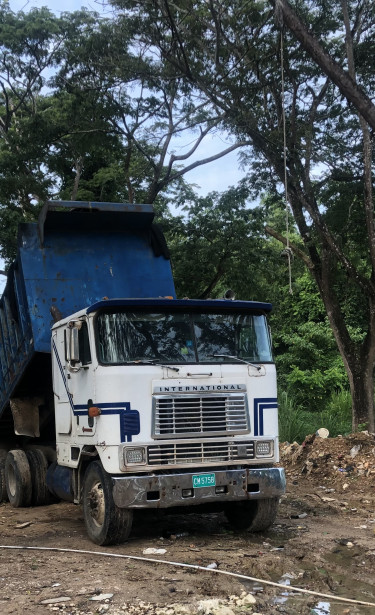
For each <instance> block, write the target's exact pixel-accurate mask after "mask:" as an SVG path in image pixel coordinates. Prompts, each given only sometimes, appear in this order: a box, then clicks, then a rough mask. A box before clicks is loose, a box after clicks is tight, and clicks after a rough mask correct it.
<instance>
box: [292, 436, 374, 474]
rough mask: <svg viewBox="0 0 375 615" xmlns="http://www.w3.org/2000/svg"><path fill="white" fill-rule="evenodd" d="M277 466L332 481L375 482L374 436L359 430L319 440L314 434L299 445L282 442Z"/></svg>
mask: <svg viewBox="0 0 375 615" xmlns="http://www.w3.org/2000/svg"><path fill="white" fill-rule="evenodd" d="M280 464H281V465H282V466H284V467H285V469H286V471H287V472H288V471H289V472H290V473H295V472H298V473H302V474H306V475H310V474H312V475H315V474H316V475H317V474H320V475H321V476H322V478H329V479H331V480H332V481H335V479H336V478H337V479H339V478H340V479H342V478H343V477H344V476H346V477H347V478H348V477H351V478H354V477H355V478H358V477H362V478H363V479H369V481H370V482H371V483H372V482H374V483H375V435H374V434H370V433H368V432H367V431H362V432H358V433H353V434H350V435H348V436H345V437H343V436H338V437H337V438H320V437H319V436H317V435H316V434H313V435H309V436H306V438H305V440H304V442H303V443H302V444H298V443H297V442H293V443H292V444H290V443H289V442H284V443H282V444H280ZM366 482H367V481H366Z"/></svg>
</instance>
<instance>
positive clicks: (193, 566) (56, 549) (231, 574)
mask: <svg viewBox="0 0 375 615" xmlns="http://www.w3.org/2000/svg"><path fill="white" fill-rule="evenodd" d="M0 549H13V550H16V549H21V550H26V551H27V550H29V551H54V552H58V553H82V554H85V555H96V556H102V557H117V558H121V559H129V560H136V561H141V562H149V563H152V564H155V563H157V564H164V565H167V566H176V567H179V568H189V569H190V570H202V571H204V572H214V573H216V574H225V575H227V576H229V577H235V578H237V579H244V580H246V581H255V582H256V583H262V584H263V585H270V586H272V587H277V588H278V589H286V590H287V591H288V592H298V593H300V594H308V595H310V596H317V597H319V598H328V599H329V600H336V601H337V602H343V603H345V604H359V605H361V606H373V607H375V603H374V602H365V601H364V600H352V599H351V598H342V597H341V596H334V595H333V594H323V593H321V592H316V591H313V590H310V589H305V588H303V587H294V586H293V585H283V584H282V583H275V582H274V581H267V580H265V579H258V578H256V577H249V576H247V575H245V574H240V573H239V572H229V571H228V570H220V569H219V568H207V567H205V566H198V565H196V564H184V563H182V562H171V561H168V560H163V559H155V558H151V557H141V556H140V555H124V554H123V553H110V552H108V551H88V550H86V549H65V548H62V547H33V546H24V545H0Z"/></svg>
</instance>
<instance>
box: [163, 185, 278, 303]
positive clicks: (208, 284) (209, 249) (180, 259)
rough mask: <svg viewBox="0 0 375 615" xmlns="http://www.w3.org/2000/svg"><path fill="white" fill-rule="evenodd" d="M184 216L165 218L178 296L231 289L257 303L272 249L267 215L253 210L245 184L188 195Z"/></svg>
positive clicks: (207, 295)
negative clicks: (266, 237) (266, 228)
mask: <svg viewBox="0 0 375 615" xmlns="http://www.w3.org/2000/svg"><path fill="white" fill-rule="evenodd" d="M183 201H184V203H183V205H182V207H181V209H182V212H183V214H182V215H178V216H177V215H173V216H171V215H169V216H168V215H166V213H165V212H164V214H163V216H162V218H161V219H162V222H163V228H164V231H165V234H166V238H167V241H168V245H169V247H170V250H171V260H172V266H173V274H174V278H175V282H176V290H177V295H178V296H181V297H183V296H188V297H193V298H200V299H207V298H213V297H215V298H217V297H223V296H224V294H225V292H226V291H227V290H229V289H230V290H232V291H233V292H234V294H235V295H236V296H237V297H241V298H242V299H257V297H258V296H259V292H261V291H260V289H262V290H263V287H264V286H265V284H264V279H263V276H262V269H263V268H264V267H265V266H266V262H267V257H268V248H267V245H266V243H265V241H264V237H262V235H263V233H262V230H263V221H264V214H263V212H262V211H261V210H260V209H259V208H250V207H249V203H248V189H247V187H246V186H245V185H244V184H241V183H240V184H239V185H238V186H236V187H231V188H229V189H228V190H227V191H226V192H223V193H222V194H219V193H217V192H211V193H210V194H208V195H207V196H205V197H199V196H197V195H196V194H195V193H194V192H193V191H192V190H191V189H189V190H188V192H187V191H185V193H184V197H183Z"/></svg>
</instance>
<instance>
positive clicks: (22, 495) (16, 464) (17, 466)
mask: <svg viewBox="0 0 375 615" xmlns="http://www.w3.org/2000/svg"><path fill="white" fill-rule="evenodd" d="M5 483H6V489H7V494H8V498H9V502H10V503H11V505H12V506H13V508H21V507H26V506H30V504H31V494H32V485H31V472H30V465H29V461H28V459H27V456H26V453H25V451H22V450H18V449H15V450H13V451H9V453H8V454H7V456H6V459H5Z"/></svg>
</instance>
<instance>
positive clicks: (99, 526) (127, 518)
mask: <svg viewBox="0 0 375 615" xmlns="http://www.w3.org/2000/svg"><path fill="white" fill-rule="evenodd" d="M112 489H113V485H112V479H111V477H110V476H109V474H107V472H105V470H104V469H103V467H102V465H101V463H100V462H98V461H93V462H92V463H90V465H89V466H88V468H87V470H86V474H85V477H84V483H83V516H84V520H85V526H86V531H87V534H88V536H89V538H90V539H91V540H92V541H93V542H95V543H96V544H97V545H114V544H120V543H122V542H125V540H126V539H127V538H128V536H129V534H130V531H131V527H132V521H133V512H132V511H131V510H129V509H126V508H118V507H117V506H116V505H115V503H114V501H113V496H112Z"/></svg>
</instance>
